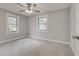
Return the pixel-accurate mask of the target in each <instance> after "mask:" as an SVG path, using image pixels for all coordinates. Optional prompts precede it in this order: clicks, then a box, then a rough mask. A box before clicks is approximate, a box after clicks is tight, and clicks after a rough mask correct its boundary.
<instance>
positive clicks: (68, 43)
mask: <svg viewBox="0 0 79 59" xmlns="http://www.w3.org/2000/svg"><path fill="white" fill-rule="evenodd" d="M30 37H31V38H35V39H41V40H46V41H51V42H56V43H63V44H67V45H70V42H65V41H58V40H53V39H48V38H41V37H36V36H30Z"/></svg>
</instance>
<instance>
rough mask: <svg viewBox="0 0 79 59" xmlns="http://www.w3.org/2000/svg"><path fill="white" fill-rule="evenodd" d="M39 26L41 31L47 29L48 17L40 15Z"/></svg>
mask: <svg viewBox="0 0 79 59" xmlns="http://www.w3.org/2000/svg"><path fill="white" fill-rule="evenodd" d="M38 28H39V30H40V31H42V30H43V31H46V30H47V18H46V17H39V18H38Z"/></svg>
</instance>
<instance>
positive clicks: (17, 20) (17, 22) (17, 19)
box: [6, 13, 19, 34]
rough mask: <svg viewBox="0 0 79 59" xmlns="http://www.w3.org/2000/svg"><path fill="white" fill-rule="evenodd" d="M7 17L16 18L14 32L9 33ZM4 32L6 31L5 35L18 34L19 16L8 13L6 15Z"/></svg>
mask: <svg viewBox="0 0 79 59" xmlns="http://www.w3.org/2000/svg"><path fill="white" fill-rule="evenodd" d="M8 17H15V18H16V31H12V32H9V24H8ZM6 31H7V34H14V33H18V32H19V16H17V15H14V14H11V13H8V14H7V15H6Z"/></svg>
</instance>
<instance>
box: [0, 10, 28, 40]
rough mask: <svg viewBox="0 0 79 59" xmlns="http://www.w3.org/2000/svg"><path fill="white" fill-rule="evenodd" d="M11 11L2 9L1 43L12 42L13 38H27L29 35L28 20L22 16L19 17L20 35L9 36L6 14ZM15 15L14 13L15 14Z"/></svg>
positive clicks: (0, 23)
mask: <svg viewBox="0 0 79 59" xmlns="http://www.w3.org/2000/svg"><path fill="white" fill-rule="evenodd" d="M7 13H11V12H9V11H6V10H3V9H0V41H5V40H11V39H12V38H19V37H20V38H22V37H24V36H26V37H27V34H28V18H27V17H24V16H22V15H17V16H19V33H16V34H7V32H6V14H7ZM13 14H14V13H13Z"/></svg>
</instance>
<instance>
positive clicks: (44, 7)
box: [0, 3, 70, 16]
mask: <svg viewBox="0 0 79 59" xmlns="http://www.w3.org/2000/svg"><path fill="white" fill-rule="evenodd" d="M37 6H38V8H37V9H38V10H40V13H46V12H50V11H55V10H59V9H63V8H68V7H69V6H70V4H69V3H37ZM0 8H2V9H5V10H8V11H11V12H14V13H17V14H20V15H24V16H30V15H29V14H27V13H25V12H19V10H22V9H24V7H21V6H19V5H17V4H16V3H0ZM35 14H37V13H34V14H33V15H35Z"/></svg>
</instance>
